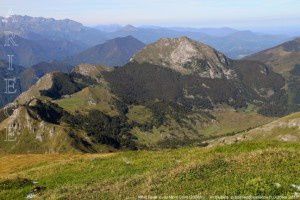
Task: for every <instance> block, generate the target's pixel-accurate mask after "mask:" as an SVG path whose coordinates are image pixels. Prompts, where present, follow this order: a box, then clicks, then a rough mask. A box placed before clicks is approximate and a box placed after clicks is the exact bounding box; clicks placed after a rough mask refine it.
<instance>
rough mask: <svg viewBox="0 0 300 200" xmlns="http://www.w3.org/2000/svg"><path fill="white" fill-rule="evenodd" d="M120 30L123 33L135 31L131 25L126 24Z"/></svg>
mask: <svg viewBox="0 0 300 200" xmlns="http://www.w3.org/2000/svg"><path fill="white" fill-rule="evenodd" d="M122 30H123V31H135V30H137V28H136V27H135V26H133V25H130V24H128V25H126V26H124V27H123V29H122Z"/></svg>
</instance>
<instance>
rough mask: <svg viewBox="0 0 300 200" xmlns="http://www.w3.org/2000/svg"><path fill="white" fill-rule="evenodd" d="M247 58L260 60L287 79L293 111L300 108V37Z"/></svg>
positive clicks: (290, 105) (289, 100) (290, 104)
mask: <svg viewBox="0 0 300 200" xmlns="http://www.w3.org/2000/svg"><path fill="white" fill-rule="evenodd" d="M245 59H248V60H258V61H262V62H264V63H266V64H267V65H269V66H271V67H272V69H273V70H274V71H276V72H278V73H280V74H282V75H283V76H284V77H285V79H286V82H287V84H286V89H287V92H288V95H289V99H288V103H289V110H290V111H291V112H294V111H299V110H300V93H299V90H300V87H299V85H300V75H299V73H297V72H298V71H299V68H300V39H299V38H297V39H295V40H292V41H289V42H286V43H283V44H281V45H279V46H276V47H273V48H271V49H267V50H265V51H262V52H259V53H256V54H254V55H251V56H249V57H246V58H245Z"/></svg>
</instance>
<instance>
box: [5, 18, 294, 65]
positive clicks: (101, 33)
mask: <svg viewBox="0 0 300 200" xmlns="http://www.w3.org/2000/svg"><path fill="white" fill-rule="evenodd" d="M4 22H5V23H4ZM0 32H2V33H8V32H14V33H15V34H17V35H18V36H19V37H20V38H23V39H20V40H22V41H23V40H24V42H23V43H24V46H22V48H19V49H23V51H26V52H23V53H22V54H20V53H19V54H20V55H18V57H19V60H17V61H18V62H17V64H19V65H22V66H25V67H29V66H30V65H34V64H37V63H39V62H42V61H51V60H63V59H65V58H67V57H70V56H74V55H76V54H79V53H80V52H82V51H84V50H86V49H88V48H91V47H93V46H96V45H99V44H103V43H104V42H106V41H107V40H110V39H115V38H118V37H127V36H133V37H134V38H136V39H138V40H140V41H141V42H143V43H145V44H150V43H153V42H156V41H157V40H159V39H160V38H177V37H182V36H186V37H189V38H191V39H194V40H197V41H200V42H203V43H205V44H208V45H211V46H212V47H214V48H216V49H217V50H219V51H221V52H223V53H224V54H225V55H226V56H228V57H230V58H242V57H244V56H247V55H250V54H253V53H256V52H258V51H261V50H264V49H267V48H270V47H272V46H276V45H278V44H280V43H282V42H285V41H287V40H288V39H289V37H286V36H280V35H263V34H259V33H253V32H250V31H238V30H235V29H231V28H199V29H197V28H180V27H169V28H164V27H155V26H147V27H146V26H143V27H135V26H132V25H127V26H124V27H122V26H120V25H99V26H97V27H95V28H90V27H86V26H84V25H82V24H81V23H78V22H75V21H72V20H69V19H66V20H55V19H52V18H51V19H49V18H42V17H29V16H19V15H14V16H11V17H9V18H3V17H0ZM15 51H21V50H15ZM16 54H17V53H16Z"/></svg>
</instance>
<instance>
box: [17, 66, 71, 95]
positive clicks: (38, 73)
mask: <svg viewBox="0 0 300 200" xmlns="http://www.w3.org/2000/svg"><path fill="white" fill-rule="evenodd" d="M72 69H73V66H72V65H70V64H67V63H63V62H58V61H52V62H49V63H48V62H41V63H38V64H36V65H33V66H32V67H29V68H27V69H25V70H24V71H23V72H22V73H21V74H20V77H21V86H22V91H26V90H28V89H29V87H30V86H32V85H33V84H35V83H36V82H37V81H38V80H39V79H40V78H41V77H42V76H44V75H45V74H47V73H50V72H54V71H58V72H63V73H70V72H71V71H72Z"/></svg>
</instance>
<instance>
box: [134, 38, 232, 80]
mask: <svg viewBox="0 0 300 200" xmlns="http://www.w3.org/2000/svg"><path fill="white" fill-rule="evenodd" d="M131 60H132V61H135V62H138V63H150V64H154V65H158V66H163V67H168V68H171V69H173V70H176V71H178V72H180V73H182V74H195V73H196V74H198V75H200V76H201V77H206V78H222V77H226V78H232V77H233V76H234V74H233V70H231V69H230V67H229V59H228V58H226V56H225V55H223V54H222V53H220V52H218V51H217V50H215V49H213V48H212V47H210V46H208V45H205V44H203V43H200V42H197V41H194V40H192V39H190V38H188V37H180V38H162V39H160V40H158V41H157V42H156V43H153V44H150V45H148V46H146V47H145V48H144V49H143V50H142V51H140V52H139V53H137V54H136V55H135V56H134V57H133V58H132V59H131Z"/></svg>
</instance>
